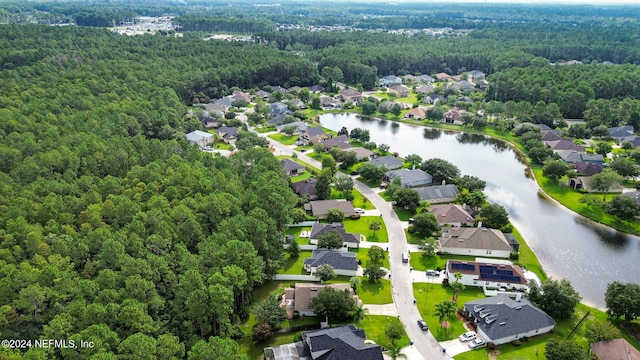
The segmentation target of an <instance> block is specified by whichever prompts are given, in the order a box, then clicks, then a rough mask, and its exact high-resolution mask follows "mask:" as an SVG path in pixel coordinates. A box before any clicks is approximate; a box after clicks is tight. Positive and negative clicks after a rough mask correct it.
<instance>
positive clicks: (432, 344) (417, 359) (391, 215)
mask: <svg viewBox="0 0 640 360" xmlns="http://www.w3.org/2000/svg"><path fill="white" fill-rule="evenodd" d="M258 135H260V136H262V137H264V138H266V139H267V140H269V143H270V144H271V146H272V147H273V148H274V149H275V151H274V153H275V155H291V154H293V152H294V150H293V149H292V148H290V147H288V146H286V145H283V144H282V143H280V142H277V141H275V140H273V139H271V138H269V137H268V136H267V135H268V134H258ZM295 153H296V154H297V155H298V159H300V160H302V161H304V162H306V163H307V164H309V165H311V166H313V167H316V168H318V169H321V168H322V164H321V163H320V162H319V161H317V160H315V159H313V158H310V157H309V156H307V155H305V154H304V153H301V152H298V151H295ZM353 184H354V187H355V188H356V189H357V190H358V191H360V192H361V193H362V195H364V196H366V197H367V198H368V199H369V201H371V203H372V204H373V205H374V206H375V207H376V209H378V211H380V214H381V216H382V217H383V219H384V222H385V225H386V227H387V234H388V235H389V262H390V265H391V269H390V270H391V275H392V276H391V288H392V291H393V302H394V304H395V306H396V310H397V312H398V317H399V318H400V321H401V322H402V324H403V325H404V327H405V330H406V332H407V335H408V336H409V339H411V340H412V341H413V342H414V345H413V346H412V347H410V348H409V349H405V350H403V351H404V353H405V354H407V356H408V358H409V359H410V360H425V359H446V360H448V359H452V358H451V357H450V356H449V355H448V354H443V353H442V346H440V344H439V343H438V341H436V339H435V338H434V337H433V335H431V332H428V333H425V332H423V331H422V330H421V329H420V328H419V327H418V324H417V320H418V319H420V318H421V316H420V312H419V311H418V308H417V307H416V306H415V305H413V287H412V282H413V280H412V278H411V273H410V272H409V264H405V263H403V262H402V253H406V252H407V249H408V248H409V247H408V245H407V237H406V235H405V233H404V230H403V228H402V223H401V222H400V219H399V218H398V216H397V215H396V213H395V212H394V211H393V208H392V207H391V205H390V204H389V203H388V202H387V201H385V200H384V199H383V198H382V197H380V195H378V194H377V193H376V192H375V191H374V190H373V189H371V188H369V187H368V186H367V185H365V184H363V183H362V182H360V181H358V180H355V179H354V181H353Z"/></svg>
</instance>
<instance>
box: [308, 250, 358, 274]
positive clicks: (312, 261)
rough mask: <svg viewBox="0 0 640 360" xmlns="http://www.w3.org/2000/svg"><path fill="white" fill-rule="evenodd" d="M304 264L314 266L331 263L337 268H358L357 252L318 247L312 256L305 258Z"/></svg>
mask: <svg viewBox="0 0 640 360" xmlns="http://www.w3.org/2000/svg"><path fill="white" fill-rule="evenodd" d="M304 264H305V265H309V266H310V267H312V268H315V267H318V266H320V265H323V264H329V265H331V266H332V267H333V268H334V269H336V270H353V271H355V270H358V260H357V259H356V253H353V252H348V251H336V250H326V249H316V250H313V253H312V254H311V257H310V258H306V259H304Z"/></svg>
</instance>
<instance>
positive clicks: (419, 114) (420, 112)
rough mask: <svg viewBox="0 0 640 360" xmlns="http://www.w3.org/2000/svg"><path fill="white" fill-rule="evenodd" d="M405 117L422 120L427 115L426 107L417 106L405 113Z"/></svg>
mask: <svg viewBox="0 0 640 360" xmlns="http://www.w3.org/2000/svg"><path fill="white" fill-rule="evenodd" d="M404 117H405V119H414V120H422V119H424V118H426V117H427V112H426V111H425V109H424V108H421V107H416V108H413V109H411V110H409V111H407V112H406V113H405V114H404Z"/></svg>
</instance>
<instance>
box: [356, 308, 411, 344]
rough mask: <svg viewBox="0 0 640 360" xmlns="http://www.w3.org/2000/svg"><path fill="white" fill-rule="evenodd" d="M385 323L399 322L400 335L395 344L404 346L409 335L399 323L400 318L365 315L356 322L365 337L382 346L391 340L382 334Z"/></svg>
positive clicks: (407, 341)
mask: <svg viewBox="0 0 640 360" xmlns="http://www.w3.org/2000/svg"><path fill="white" fill-rule="evenodd" d="M387 324H400V327H401V328H402V329H403V331H402V333H403V334H402V337H401V338H400V339H398V340H396V344H397V345H399V346H400V347H405V346H408V345H409V341H410V340H409V337H408V336H407V334H406V333H405V332H404V327H403V326H402V323H400V319H398V318H397V317H394V316H383V315H365V318H364V320H362V321H360V323H359V324H356V325H357V326H358V327H359V328H361V329H363V330H364V333H365V335H366V336H367V339H370V340H373V341H375V342H376V344H378V345H380V346H382V347H384V346H386V345H389V344H391V340H389V338H388V337H387V336H386V335H385V334H384V329H386V328H387Z"/></svg>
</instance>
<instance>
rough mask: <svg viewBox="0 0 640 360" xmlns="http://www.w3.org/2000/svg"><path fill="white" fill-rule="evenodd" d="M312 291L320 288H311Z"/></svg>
mask: <svg viewBox="0 0 640 360" xmlns="http://www.w3.org/2000/svg"><path fill="white" fill-rule="evenodd" d="M310 290H311V291H318V288H311V289H310Z"/></svg>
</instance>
